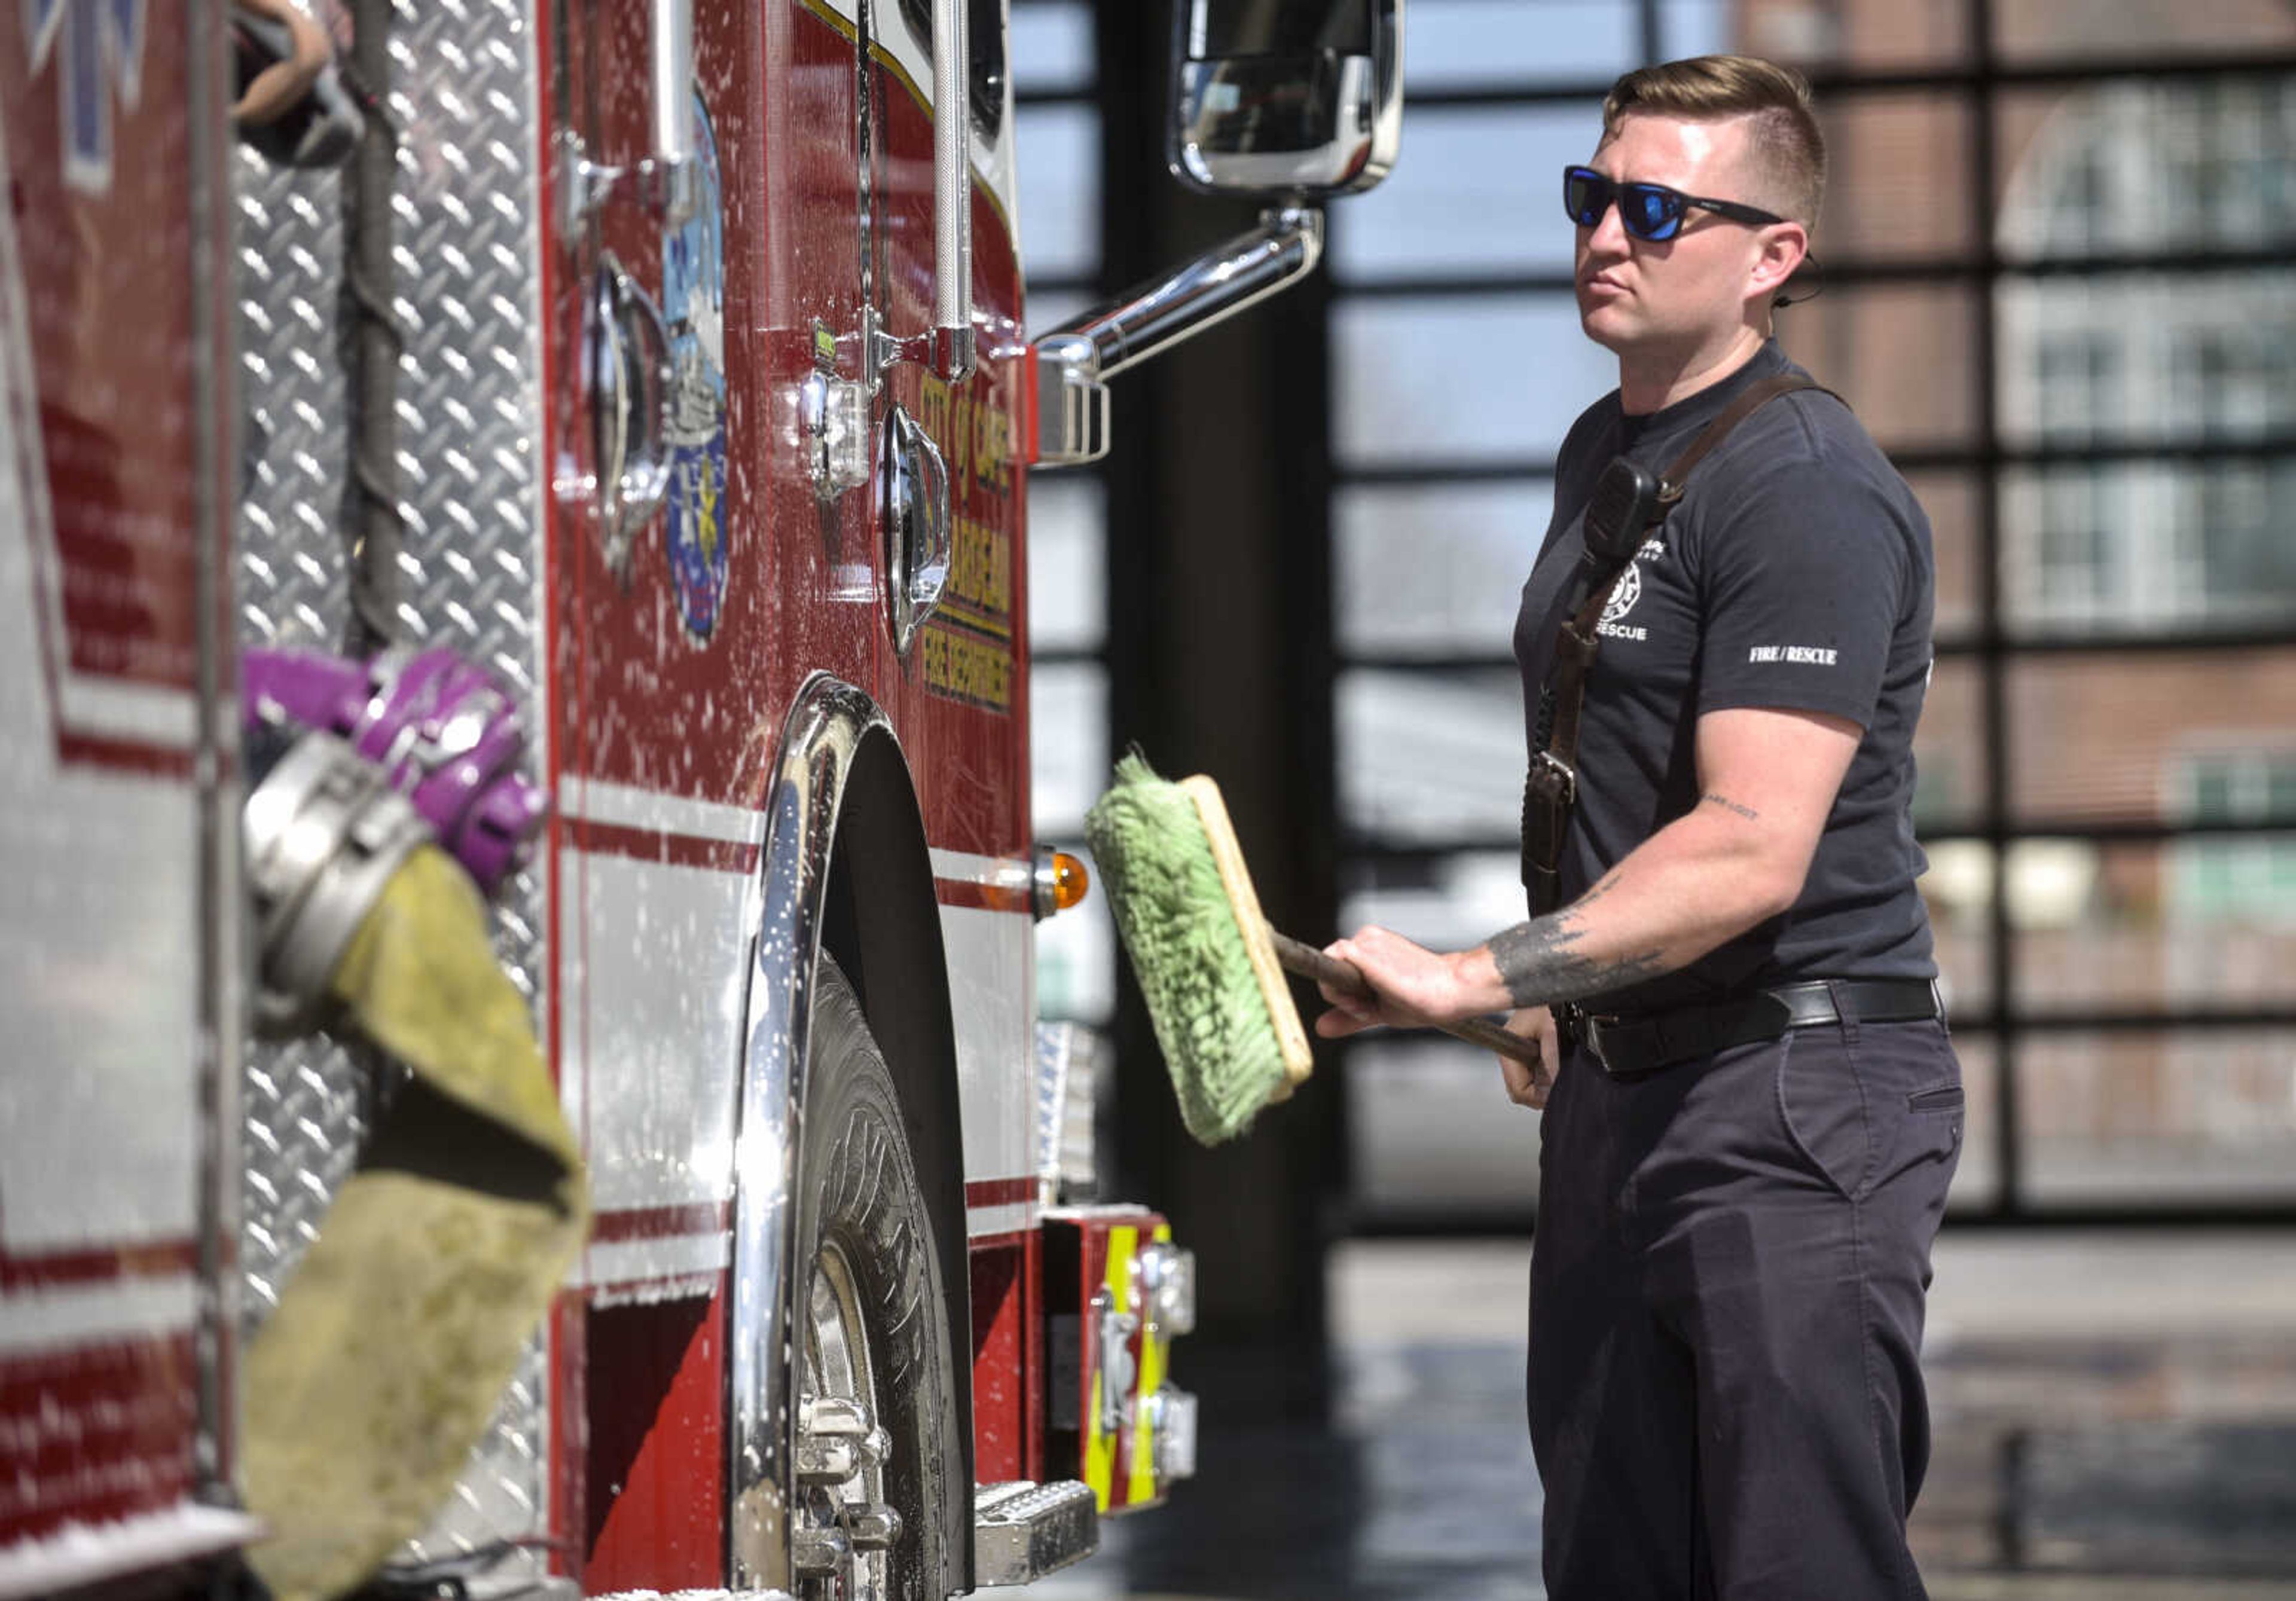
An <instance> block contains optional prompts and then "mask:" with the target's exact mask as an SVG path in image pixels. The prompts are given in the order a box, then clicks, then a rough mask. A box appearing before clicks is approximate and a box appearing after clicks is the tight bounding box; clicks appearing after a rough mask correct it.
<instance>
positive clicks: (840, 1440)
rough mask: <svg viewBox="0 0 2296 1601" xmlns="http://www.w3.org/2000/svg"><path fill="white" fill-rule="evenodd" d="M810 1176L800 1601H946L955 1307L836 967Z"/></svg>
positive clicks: (821, 989)
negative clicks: (950, 1308) (947, 1448)
mask: <svg viewBox="0 0 2296 1601" xmlns="http://www.w3.org/2000/svg"><path fill="white" fill-rule="evenodd" d="M799 1162H800V1164H801V1165H800V1166H799V1172H798V1185H797V1195H798V1198H799V1199H798V1256H797V1260H798V1261H799V1263H802V1264H805V1267H804V1269H803V1271H802V1272H801V1273H800V1274H799V1276H798V1277H797V1278H796V1284H795V1288H796V1290H797V1293H798V1294H799V1297H800V1298H801V1299H800V1301H799V1307H798V1309H797V1310H798V1316H797V1317H796V1318H795V1320H794V1321H795V1327H796V1328H797V1330H798V1331H799V1334H800V1337H801V1341H802V1347H801V1351H800V1353H799V1362H798V1366H799V1372H798V1374H797V1375H795V1376H796V1378H797V1381H798V1382H797V1385H796V1389H797V1392H798V1394H799V1414H798V1431H797V1452H798V1460H797V1479H798V1483H797V1498H796V1499H797V1504H796V1507H795V1511H796V1516H795V1517H794V1518H793V1519H792V1520H791V1523H792V1530H791V1543H792V1546H793V1550H792V1553H791V1555H792V1565H793V1567H794V1569H795V1577H796V1578H797V1579H798V1581H799V1589H798V1594H799V1597H800V1598H801V1601H816V1598H819V1601H829V1598H831V1597H839V1598H846V1597H849V1598H850V1601H942V1598H943V1597H945V1596H946V1595H947V1590H946V1589H945V1588H943V1585H942V1576H943V1575H944V1574H945V1573H946V1572H947V1556H948V1553H947V1552H946V1551H945V1550H944V1549H943V1546H944V1544H945V1543H946V1542H945V1539H944V1535H943V1530H944V1529H945V1527H946V1523H945V1522H944V1515H945V1512H946V1509H947V1505H948V1500H947V1498H948V1497H949V1496H951V1495H953V1494H955V1493H957V1492H958V1491H959V1490H960V1489H961V1487H960V1486H956V1485H953V1484H949V1483H947V1482H945V1481H946V1478H947V1474H946V1473H945V1470H944V1467H943V1462H944V1457H943V1454H942V1453H943V1448H944V1445H945V1442H946V1441H947V1438H948V1431H950V1430H952V1429H954V1428H955V1427H957V1426H958V1420H957V1419H956V1417H955V1404H954V1401H953V1399H952V1391H951V1385H950V1383H949V1377H948V1364H949V1362H950V1361H951V1360H952V1359H953V1357H952V1349H953V1348H952V1346H951V1343H950V1339H949V1329H948V1326H947V1322H948V1319H947V1301H945V1300H944V1299H943V1297H942V1294H941V1285H940V1271H939V1259H938V1257H937V1256H936V1255H935V1253H934V1250H933V1240H932V1230H931V1221H930V1219H929V1217H928V1214H927V1211H926V1209H925V1200H924V1192H923V1190H922V1187H921V1186H919V1185H918V1182H917V1174H916V1165H915V1163H914V1161H913V1160H912V1159H911V1156H910V1153H909V1146H908V1140H907V1138H906V1136H905V1135H904V1133H903V1132H902V1121H901V1110H900V1104H899V1102H898V1099H897V1098H896V1096H895V1092H894V1088H893V1079H892V1074H891V1073H890V1071H888V1070H887V1068H886V1066H885V1059H884V1056H883V1055H882V1054H881V1053H880V1052H879V1050H878V1049H877V1042H876V1040H875V1039H873V1038H872V1037H871V1035H870V1032H869V1024H868V1021H867V1019H866V1018H865V1017H864V1016H863V1014H862V1012H861V1006H860V1002H859V1000H858V999H857V998H856V996H855V995H854V993H853V987H852V984H851V983H850V982H849V981H848V980H847V978H846V977H845V974H844V973H842V972H841V971H840V969H839V968H838V966H837V965H836V964H835V963H834V962H832V960H831V959H830V957H829V956H828V955H827V954H826V953H824V955H823V956H822V957H821V965H820V968H819V971H818V974H817V978H816V986H815V995H814V1003H813V1030H812V1043H811V1046H810V1048H809V1053H808V1067H807V1072H806V1086H805V1121H804V1123H803V1128H802V1134H801V1137H800V1143H799Z"/></svg>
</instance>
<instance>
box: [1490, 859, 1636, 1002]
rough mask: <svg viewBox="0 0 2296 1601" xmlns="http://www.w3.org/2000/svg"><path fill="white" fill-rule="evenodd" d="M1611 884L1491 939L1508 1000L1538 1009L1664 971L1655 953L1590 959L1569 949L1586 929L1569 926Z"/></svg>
mask: <svg viewBox="0 0 2296 1601" xmlns="http://www.w3.org/2000/svg"><path fill="white" fill-rule="evenodd" d="M1610 887H1611V881H1610V880H1608V879H1606V880H1604V881H1603V883H1599V884H1597V885H1595V888H1594V889H1592V890H1589V891H1587V894H1586V895H1585V896H1584V897H1583V898H1581V899H1580V900H1579V904H1578V906H1576V907H1570V908H1568V909H1566V910H1563V911H1561V912H1557V913H1555V914H1554V915H1553V916H1551V917H1540V918H1538V919H1537V920H1536V921H1533V922H1530V923H1518V924H1515V925H1514V926H1513V928H1511V929H1508V930H1506V931H1505V932H1504V933H1500V934H1497V935H1494V936H1493V937H1492V939H1491V944H1490V950H1491V960H1492V961H1493V962H1494V963H1496V964H1497V966H1498V970H1499V981H1500V982H1501V983H1503V984H1505V986H1506V992H1507V998H1508V999H1510V1000H1511V1001H1513V1003H1514V1004H1515V1005H1516V1006H1547V1005H1551V1004H1552V1003H1554V1002H1556V1001H1574V1000H1584V999H1585V998H1587V997H1588V996H1590V995H1603V994H1605V993H1607V992H1609V991H1610V990H1612V989H1623V988H1624V987H1625V986H1627V985H1628V984H1632V983H1637V982H1639V981H1642V980H1644V979H1647V978H1655V977H1657V976H1658V975H1659V974H1660V973H1664V972H1665V971H1666V970H1667V967H1666V962H1665V959H1664V957H1663V956H1661V954H1660V953H1659V952H1657V951H1654V950H1652V951H1645V952H1643V953H1642V954H1641V955H1639V956H1607V957H1605V956H1586V955H1583V954H1581V953H1579V952H1578V951H1575V950H1573V949H1572V947H1573V946H1575V945H1577V944H1578V943H1579V941H1580V940H1584V939H1586V937H1587V931H1586V930H1585V929H1583V928H1579V927H1576V926H1574V924H1576V922H1577V918H1576V917H1575V916H1574V915H1573V914H1574V913H1576V912H1577V911H1578V909H1579V907H1584V906H1585V905H1586V904H1587V901H1590V900H1594V899H1597V898H1598V897H1600V896H1602V895H1603V894H1605V893H1607V892H1608V891H1609V890H1610Z"/></svg>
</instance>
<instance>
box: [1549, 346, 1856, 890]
mask: <svg viewBox="0 0 2296 1601" xmlns="http://www.w3.org/2000/svg"><path fill="white" fill-rule="evenodd" d="M1795 390H1819V391H1820V392H1821V393H1823V394H1829V395H1832V394H1833V390H1829V389H1826V388H1825V386H1824V385H1822V384H1820V383H1819V382H1817V381H1816V379H1813V378H1806V377H1803V376H1802V375H1800V374H1796V373H1781V374H1778V375H1777V376H1776V377H1775V378H1765V379H1763V380H1762V381H1761V382H1759V383H1756V384H1750V385H1749V386H1748V387H1747V388H1746V389H1745V390H1743V391H1742V392H1741V393H1740V394H1739V396H1738V398H1736V399H1734V400H1733V401H1731V402H1730V404H1729V405H1728V406H1725V407H1723V408H1722V411H1721V412H1720V414H1719V415H1717V416H1716V417H1715V419H1714V420H1713V421H1712V422H1711V423H1708V424H1707V425H1706V426H1705V427H1704V428H1702V429H1701V430H1699V432H1698V437H1697V438H1696V439H1693V440H1691V441H1690V445H1689V447H1688V448H1687V449H1685V451H1683V453H1682V454H1681V455H1680V456H1677V457H1676V458H1675V459H1674V463H1673V464H1672V465H1671V466H1669V467H1668V468H1667V470H1666V476H1665V477H1664V478H1662V479H1661V480H1659V498H1658V513H1657V514H1656V515H1655V516H1654V517H1652V519H1651V521H1650V522H1649V523H1648V524H1647V525H1646V526H1647V527H1648V528H1656V527H1657V526H1658V525H1659V524H1661V523H1662V522H1664V521H1666V516H1667V513H1669V512H1670V511H1672V510H1673V509H1674V507H1675V505H1676V504H1677V502H1678V501H1680V500H1681V499H1682V491H1683V489H1684V486H1685V483H1686V482H1687V481H1688V480H1689V477H1690V472H1691V469H1692V468H1693V467H1695V466H1697V465H1698V464H1699V463H1701V462H1702V461H1704V460H1705V459H1706V458H1707V456H1710V455H1711V454H1712V453H1713V450H1714V448H1715V447H1716V446H1718V445H1719V444H1721V442H1722V441H1723V440H1724V439H1727V438H1728V437H1729V435H1730V431H1731V430H1732V429H1734V428H1735V427H1737V426H1738V424H1739V423H1743V422H1744V421H1745V420H1746V419H1747V418H1748V417H1750V416H1751V415H1753V414H1754V413H1755V412H1757V411H1759V410H1760V409H1761V408H1762V407H1763V406H1767V404H1768V403H1769V402H1771V401H1773V400H1775V399H1776V398H1778V397H1779V396H1780V395H1791V394H1792V393H1793V392H1794V391H1795ZM1834 398H1835V399H1837V400H1839V399H1841V397H1840V396H1839V395H1834ZM1845 404H1847V403H1846V402H1845ZM1640 543H1641V542H1640V541H1639V540H1637V541H1636V542H1635V544H1634V545H1632V546H1628V555H1626V556H1625V557H1624V558H1623V559H1622V560H1620V562H1618V563H1617V564H1616V565H1615V566H1612V567H1609V568H1606V569H1605V570H1604V571H1603V572H1601V573H1600V574H1599V575H1598V576H1597V579H1596V581H1595V583H1594V584H1593V585H1592V586H1591V587H1589V588H1588V590H1587V598H1586V600H1585V601H1584V602H1582V603H1580V604H1579V610H1578V611H1577V612H1573V613H1572V614H1571V615H1570V616H1569V617H1567V618H1565V619H1564V620H1563V622H1562V628H1561V629H1560V631H1558V633H1557V634H1556V636H1555V640H1554V668H1553V669H1552V670H1551V672H1550V674H1549V676H1548V678H1547V681H1546V687H1547V689H1548V691H1549V693H1550V694H1552V696H1553V704H1554V724H1553V728H1552V732H1551V733H1550V734H1549V735H1548V736H1547V741H1546V749H1545V750H1543V751H1535V752H1533V754H1532V756H1531V759H1530V772H1529V776H1528V777H1527V778H1526V779H1525V780H1524V783H1523V792H1522V882H1523V887H1524V888H1525V889H1526V890H1528V891H1530V898H1531V910H1532V911H1533V912H1534V913H1536V914H1538V915H1545V914H1546V913H1548V912H1551V911H1553V910H1554V909H1555V907H1556V906H1557V905H1559V904H1560V901H1561V868H1562V835H1563V831H1564V830H1565V829H1566V828H1568V827H1569V825H1570V809H1571V807H1572V805H1573V804H1574V803H1575V802H1576V801H1577V800H1578V798H1579V716H1580V713H1581V712H1582V711H1584V710H1585V709H1586V704H1587V675H1588V674H1590V673H1591V672H1593V671H1594V669H1595V655H1596V654H1597V653H1599V652H1600V651H1601V650H1602V648H1603V636H1602V634H1601V632H1600V631H1599V630H1600V628H1601V626H1602V620H1603V612H1604V611H1605V610H1607V609H1608V608H1609V606H1610V603H1611V591H1612V590H1614V589H1616V588H1617V587H1618V584H1619V579H1620V578H1622V577H1623V576H1625V573H1626V570H1627V568H1628V566H1630V565H1631V564H1632V563H1633V562H1634V555H1633V554H1632V552H1633V551H1634V549H1635V548H1636V547H1638V546H1639V545H1640Z"/></svg>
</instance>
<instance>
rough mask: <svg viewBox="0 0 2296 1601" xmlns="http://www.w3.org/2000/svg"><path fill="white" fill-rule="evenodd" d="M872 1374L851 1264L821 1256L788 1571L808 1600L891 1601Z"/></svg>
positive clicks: (893, 1522)
mask: <svg viewBox="0 0 2296 1601" xmlns="http://www.w3.org/2000/svg"><path fill="white" fill-rule="evenodd" d="M875 1380H876V1374H875V1369H874V1367H873V1362H872V1353H871V1351H870V1347H869V1333H868V1327H867V1326H866V1325H865V1323H864V1322H863V1321H862V1317H861V1301H860V1295H859V1293H858V1290H857V1285H856V1284H855V1281H854V1277H853V1270H852V1268H851V1266H850V1265H849V1263H848V1262H847V1260H846V1259H845V1253H844V1252H842V1251H841V1250H840V1249H839V1248H838V1247H837V1246H836V1245H835V1244H830V1243H824V1244H823V1245H822V1247H821V1253H820V1255H819V1256H818V1257H816V1259H815V1261H814V1267H813V1280H812V1284H811V1285H810V1288H809V1290H808V1295H807V1303H806V1340H805V1382H804V1387H803V1391H802V1393H801V1394H800V1396H799V1402H798V1420H797V1496H796V1511H797V1517H796V1519H795V1523H794V1526H793V1529H792V1532H791V1565H792V1566H793V1567H794V1569H795V1570H796V1572H795V1576H796V1579H797V1580H798V1587H799V1589H798V1593H799V1596H800V1597H802V1598H803V1601H891V1597H893V1595H894V1594H895V1590H894V1587H893V1547H894V1545H895V1543H896V1542H897V1541H898V1539H899V1538H900V1533H901V1519H900V1515H899V1514H898V1513H897V1512H895V1511H894V1510H893V1508H892V1506H891V1504H890V1502H888V1501H887V1499H886V1498H885V1466H884V1464H885V1457H886V1455H887V1453H888V1451H889V1450H890V1447H891V1441H890V1439H889V1438H888V1436H887V1435H886V1433H885V1431H884V1429H883V1428H882V1427H881V1426H880V1425H879V1424H878V1423H877V1421H876V1417H875V1414H874V1411H873V1403H874V1399H875V1396H876V1383H875Z"/></svg>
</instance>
